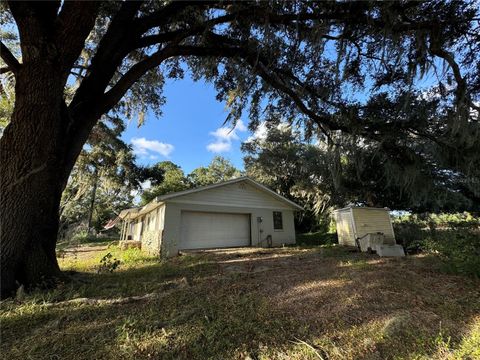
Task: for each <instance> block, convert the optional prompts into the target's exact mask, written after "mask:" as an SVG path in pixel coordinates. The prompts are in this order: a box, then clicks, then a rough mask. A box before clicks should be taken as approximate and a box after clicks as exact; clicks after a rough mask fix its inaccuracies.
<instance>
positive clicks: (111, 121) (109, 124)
mask: <svg viewBox="0 0 480 360" xmlns="http://www.w3.org/2000/svg"><path fill="white" fill-rule="evenodd" d="M123 130H124V124H123V121H122V120H121V119H120V118H116V117H104V118H103V119H102V120H101V121H100V122H99V123H98V124H97V125H95V127H94V128H93V130H92V133H91V134H90V137H89V139H88V141H87V146H85V147H84V149H83V150H82V151H81V153H80V156H79V158H78V159H77V162H76V164H75V166H74V168H73V171H72V174H71V175H70V178H69V180H68V183H67V186H66V188H65V190H64V191H63V194H62V201H61V204H60V221H61V224H62V227H66V226H68V225H72V224H78V223H79V222H82V221H85V220H87V229H88V230H89V231H90V229H91V228H92V227H93V228H95V229H96V230H97V231H98V230H100V229H101V228H102V227H103V225H104V224H105V222H106V220H108V219H111V218H112V217H114V216H116V215H117V214H118V213H119V212H120V211H121V210H123V209H125V208H126V207H130V206H131V205H132V200H133V196H132V192H133V191H135V190H138V189H139V187H140V182H141V181H144V180H146V179H147V178H150V174H147V171H146V170H145V169H143V168H139V167H138V166H137V165H136V164H135V156H134V155H133V153H132V149H131V148H130V146H128V145H127V144H125V143H124V142H123V141H122V140H121V139H120V135H121V133H122V132H123ZM94 212H95V214H94Z"/></svg>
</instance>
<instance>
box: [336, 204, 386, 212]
mask: <svg viewBox="0 0 480 360" xmlns="http://www.w3.org/2000/svg"><path fill="white" fill-rule="evenodd" d="M350 209H362V210H384V211H390V209H389V208H388V207H383V208H379V207H370V206H353V205H350V206H347V207H344V208H341V209H336V210H334V211H333V212H338V211H347V210H350Z"/></svg>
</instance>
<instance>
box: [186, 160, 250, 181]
mask: <svg viewBox="0 0 480 360" xmlns="http://www.w3.org/2000/svg"><path fill="white" fill-rule="evenodd" d="M240 175H241V173H240V171H239V170H238V169H237V168H235V166H233V164H232V163H231V162H230V161H229V160H227V159H225V158H223V157H221V156H215V157H214V158H213V159H212V161H211V162H210V164H209V165H208V166H207V167H203V166H200V167H198V168H196V169H194V170H193V171H192V172H191V173H190V174H189V175H188V180H189V181H190V182H191V183H192V186H205V185H210V184H215V183H218V182H221V181H227V180H230V179H233V178H236V177H239V176H240Z"/></svg>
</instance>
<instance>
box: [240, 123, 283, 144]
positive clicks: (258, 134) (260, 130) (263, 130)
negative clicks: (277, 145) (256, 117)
mask: <svg viewBox="0 0 480 360" xmlns="http://www.w3.org/2000/svg"><path fill="white" fill-rule="evenodd" d="M270 126H272V125H270ZM290 127H291V125H290V124H289V123H287V122H281V123H279V124H278V125H277V126H276V128H277V129H278V130H280V131H286V130H288V129H289V128H290ZM268 130H269V127H268V126H267V122H266V121H263V122H261V123H260V124H259V125H258V126H257V129H256V130H255V132H254V133H253V134H252V135H251V136H249V137H248V138H247V140H245V142H250V141H253V140H257V139H260V140H265V139H266V138H267V134H268Z"/></svg>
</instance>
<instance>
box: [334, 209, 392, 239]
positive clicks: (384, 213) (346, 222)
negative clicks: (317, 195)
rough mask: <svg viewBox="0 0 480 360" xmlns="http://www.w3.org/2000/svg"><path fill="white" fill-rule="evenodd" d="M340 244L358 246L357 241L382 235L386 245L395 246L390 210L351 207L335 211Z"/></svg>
mask: <svg viewBox="0 0 480 360" xmlns="http://www.w3.org/2000/svg"><path fill="white" fill-rule="evenodd" d="M333 214H334V218H335V222H336V224H337V234H338V243H339V244H341V245H351V246H356V239H361V238H363V237H365V236H366V235H367V234H377V233H382V234H383V235H384V240H385V241H384V243H385V244H391V245H394V244H395V234H394V232H393V226H392V221H391V218H390V209H388V208H373V207H353V206H349V207H346V208H343V209H338V210H335V211H334V213H333Z"/></svg>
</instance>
